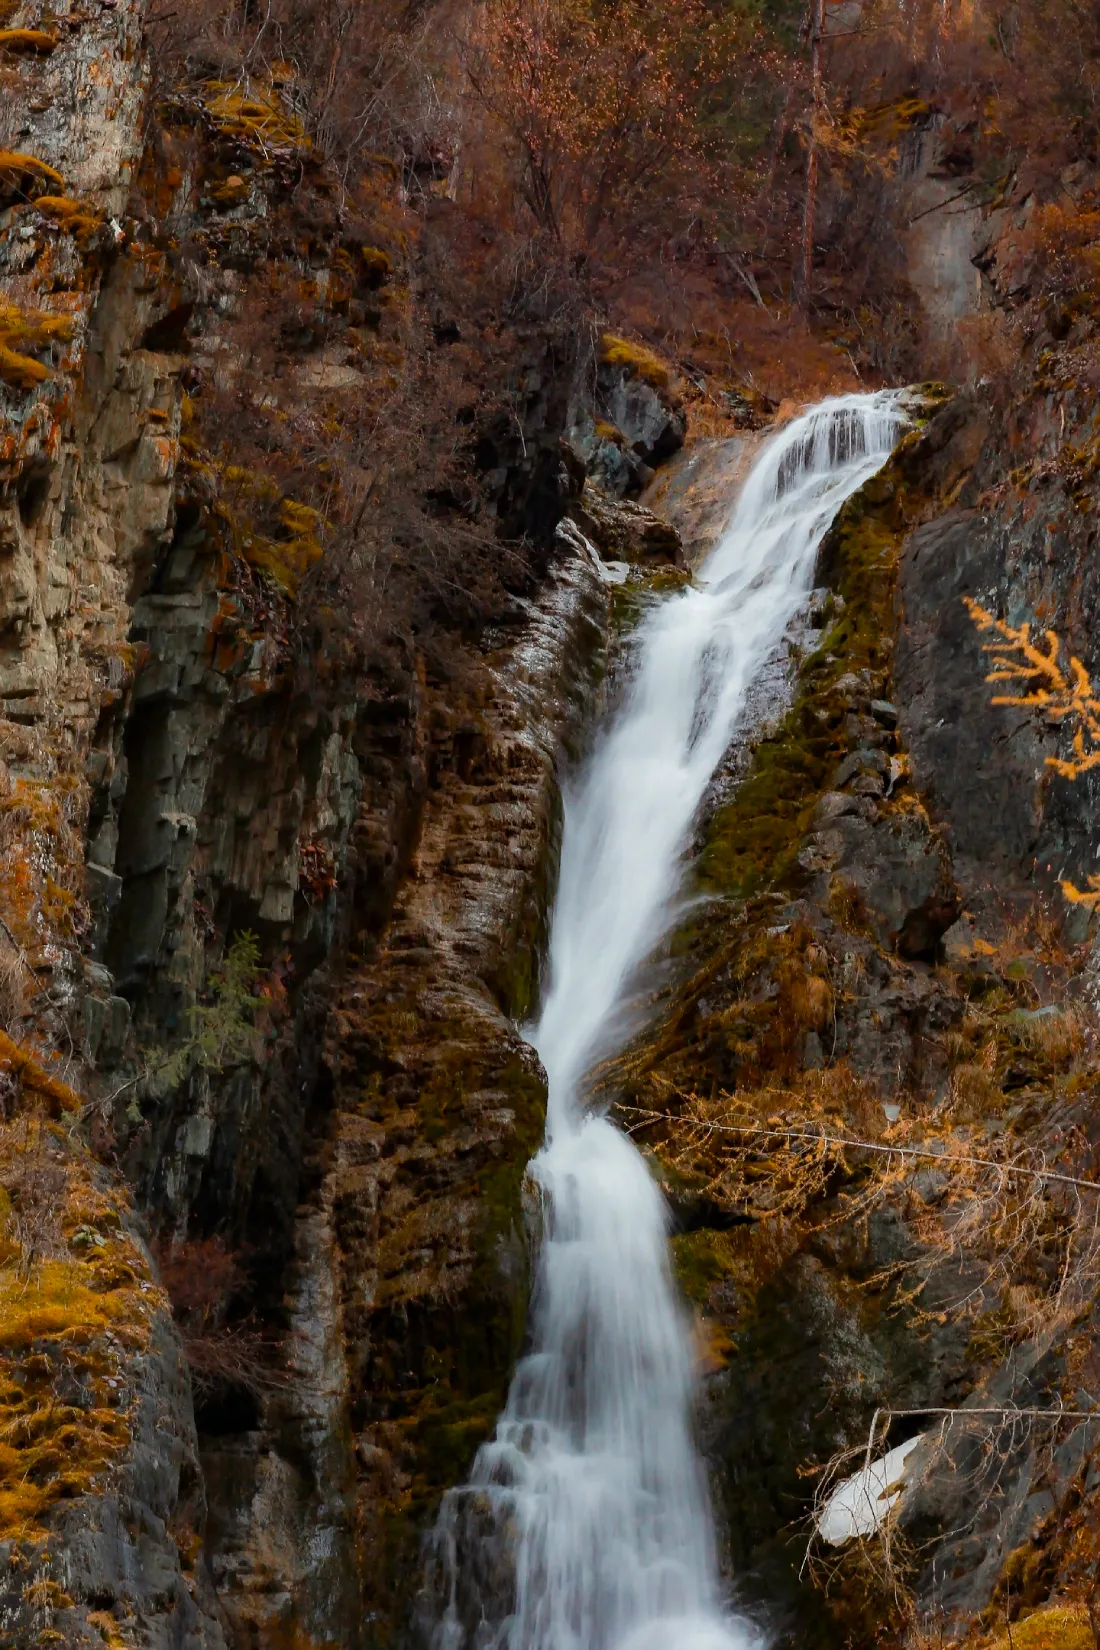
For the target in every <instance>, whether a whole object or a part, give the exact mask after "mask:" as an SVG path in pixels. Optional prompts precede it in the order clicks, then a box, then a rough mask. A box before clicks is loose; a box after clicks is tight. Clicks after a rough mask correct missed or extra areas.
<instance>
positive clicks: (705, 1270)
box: [672, 1227, 730, 1307]
mask: <svg viewBox="0 0 1100 1650" xmlns="http://www.w3.org/2000/svg"><path fill="white" fill-rule="evenodd" d="M727 1249H728V1245H727V1244H726V1242H725V1241H724V1240H723V1234H722V1233H720V1232H713V1231H710V1230H708V1229H707V1228H705V1227H704V1228H702V1229H701V1230H700V1231H698V1232H685V1233H683V1234H682V1235H681V1236H679V1237H675V1238H673V1240H672V1259H673V1265H674V1267H675V1269H676V1278H677V1281H678V1283H679V1285H680V1288H681V1289H682V1290H683V1292H684V1294H685V1295H686V1296H687V1298H688V1300H689V1301H691V1302H693V1304H694V1305H696V1306H704V1307H705V1306H707V1305H708V1304H709V1301H710V1292H711V1286H712V1285H713V1284H715V1283H718V1282H719V1281H720V1279H722V1278H724V1277H725V1276H726V1273H727V1272H728V1271H729V1265H730V1262H729V1255H728V1253H727Z"/></svg>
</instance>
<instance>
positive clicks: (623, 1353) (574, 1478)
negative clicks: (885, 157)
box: [433, 392, 904, 1650]
mask: <svg viewBox="0 0 1100 1650" xmlns="http://www.w3.org/2000/svg"><path fill="white" fill-rule="evenodd" d="M903 423H904V417H903V414H902V411H901V408H900V403H899V398H898V397H897V395H896V394H894V393H891V392H882V393H879V394H873V395H859V396H844V397H839V398H836V399H834V400H830V401H826V402H823V403H821V404H820V405H819V406H817V407H815V408H813V409H811V411H809V412H808V413H806V414H804V415H803V416H802V417H801V418H799V419H796V420H795V421H794V422H793V423H791V424H789V425H788V426H787V427H786V428H785V429H784V430H783V431H781V432H780V433H779V434H778V435H777V436H775V437H774V438H773V439H772V440H771V441H770V442H769V443H768V445H767V446H766V447H765V448H764V450H763V451H762V453H761V454H760V456H759V458H758V459H757V462H756V464H755V466H754V468H753V470H752V471H751V473H750V475H749V477H748V479H747V481H746V483H745V485H744V488H743V490H742V492H741V495H740V498H739V499H738V501H737V505H736V507H735V509H734V512H733V516H732V519H731V521H730V523H729V526H728V527H727V529H726V531H725V533H724V535H723V537H722V539H721V540H720V542H719V544H718V545H717V547H716V548H715V550H714V551H713V553H712V554H711V556H710V558H709V559H708V561H707V563H706V565H705V567H704V568H703V569H702V572H701V574H700V575H699V577H698V579H697V582H696V585H695V586H694V587H693V588H690V589H687V590H685V591H683V592H682V593H680V594H678V595H676V596H674V597H672V598H670V599H669V600H668V601H666V602H664V603H663V604H662V605H661V606H659V607H658V608H656V609H655V610H654V612H653V613H652V614H651V615H650V616H649V618H648V619H647V620H646V621H645V623H644V625H643V627H642V630H641V632H640V634H639V637H638V648H637V664H636V669H635V673H634V676H633V679H632V681H631V683H630V687H629V691H628V693H627V696H626V698H625V701H624V703H623V704H622V706H621V707H620V709H619V710H618V712H617V713H616V715H615V716H614V717H613V718H612V720H611V722H610V725H609V726H608V727H607V729H606V730H605V732H604V734H603V736H602V738H601V739H600V741H599V743H598V744H597V747H596V749H595V751H594V753H593V755H592V756H591V758H590V759H589V761H588V762H587V763H586V764H585V766H584V769H583V770H582V772H581V774H580V775H579V778H578V781H577V783H576V784H575V785H574V786H573V787H572V788H571V789H570V790H569V791H568V792H567V794H566V797H565V822H564V834H563V840H562V859H561V873H560V883H559V888H558V893H557V899H556V903H555V907H554V914H553V922H552V926H551V939H550V959H549V961H550V988H549V992H548V994H547V997H546V1002H545V1006H544V1008H543V1012H542V1016H541V1018H540V1020H539V1023H538V1025H537V1027H535V1028H534V1029H533V1030H532V1031H531V1033H530V1035H531V1041H532V1042H533V1043H534V1044H535V1047H536V1048H537V1049H538V1052H539V1055H540V1056H541V1059H542V1061H543V1064H544V1066H545V1067H546V1071H547V1074H548V1077H549V1081H550V1091H549V1106H548V1115H547V1128H546V1142H545V1145H544V1146H543V1149H542V1150H541V1152H540V1153H539V1155H538V1156H537V1157H536V1158H535V1159H534V1161H533V1163H532V1165H531V1171H530V1172H531V1174H532V1176H533V1177H534V1179H535V1181H536V1183H537V1185H538V1187H539V1188H540V1191H541V1206H542V1231H541V1234H540V1243H539V1252H538V1258H537V1266H536V1276H535V1287H534V1295H533V1299H532V1309H531V1350H530V1352H529V1353H528V1355H527V1356H526V1357H525V1358H524V1359H523V1360H522V1361H521V1363H520V1364H519V1366H518V1368H517V1370H516V1373H515V1377H514V1380H513V1383H512V1388H511V1392H510V1394H509V1397H508V1403H507V1407H506V1409H505V1411H504V1413H503V1415H502V1416H501V1418H500V1421H499V1422H498V1425H497V1429H496V1435H495V1437H494V1438H493V1440H492V1441H491V1442H490V1443H487V1444H485V1445H484V1446H483V1447H482V1449H481V1450H480V1451H479V1453H478V1456H477V1460H476V1462H475V1464H474V1468H473V1471H472V1474H471V1478H470V1482H469V1483H468V1484H467V1485H464V1486H462V1487H461V1488H459V1489H455V1490H452V1491H450V1492H449V1493H448V1495H447V1497H446V1498H445V1501H444V1506H443V1510H442V1512H441V1515H440V1520H439V1524H438V1527H437V1530H436V1535H435V1542H434V1559H433V1563H434V1565H435V1566H436V1567H437V1578H438V1580H439V1581H441V1582H442V1585H443V1591H444V1595H445V1608H444V1610H443V1614H442V1617H441V1619H440V1620H438V1622H437V1625H436V1628H435V1635H434V1645H435V1647H436V1650H744V1647H745V1646H746V1645H747V1644H749V1643H751V1641H752V1639H753V1638H754V1632H753V1629H752V1628H751V1627H750V1626H749V1625H748V1624H747V1623H745V1622H743V1621H740V1620H738V1619H737V1618H736V1617H734V1616H732V1615H731V1614H730V1611H729V1609H728V1606H727V1605H726V1604H725V1603H724V1601H723V1597H722V1589H721V1586H720V1583H719V1579H718V1567H717V1563H716V1556H715V1551H714V1540H713V1531H712V1524H711V1516H710V1508H709V1504H708V1498H707V1492H706V1484H705V1480H704V1475H703V1471H702V1466H701V1463H700V1461H699V1458H698V1455H697V1452H696V1450H695V1446H694V1441H693V1436H692V1407H693V1398H694V1376H693V1367H692V1366H693V1357H692V1345H691V1336H690V1330H689V1324H688V1322H687V1319H686V1315H685V1313H684V1311H683V1309H682V1307H681V1304H680V1302H679V1299H678V1297H677V1294H676V1290H675V1286H674V1284H673V1280H672V1276H671V1272H670V1266H669V1255H668V1243H667V1211H666V1208H665V1205H664V1201H663V1199H662V1197H661V1194H660V1192H659V1190H658V1188H657V1186H656V1185H655V1183H654V1181H653V1179H652V1177H651V1175H650V1173H649V1170H648V1168H647V1167H646V1164H645V1161H644V1159H643V1158H642V1157H641V1155H640V1153H639V1152H638V1151H637V1150H636V1148H635V1147H634V1146H633V1145H632V1144H631V1142H630V1141H629V1140H628V1139H627V1138H626V1137H625V1136H624V1135H623V1134H621V1133H620V1132H619V1131H618V1130H617V1129H616V1128H615V1127H614V1126H613V1125H612V1124H611V1123H610V1122H609V1121H608V1120H607V1119H606V1118H604V1117H600V1116H595V1115H593V1114H591V1113H590V1112H589V1111H587V1110H586V1108H585V1104H584V1090H583V1082H584V1076H585V1073H586V1071H587V1070H588V1069H589V1068H590V1067H591V1065H592V1064H593V1062H594V1061H595V1060H597V1059H598V1058H600V1057H601V1056H603V1055H606V1054H607V1053H609V1052H610V1051H611V1050H612V1049H613V1048H615V1047H616V1046H619V1045H621V1042H622V1040H623V1039H624V1037H625V1036H626V1035H628V1033H629V1030H630V1029H631V1028H630V1019H629V1012H628V1005H629V1001H630V989H631V982H632V980H633V977H634V975H635V974H636V971H637V969H638V968H639V966H640V965H641V964H642V963H643V962H644V961H645V959H646V958H647V957H648V956H649V955H650V953H651V952H652V951H653V950H654V948H655V947H656V946H657V945H658V944H659V942H660V941H661V939H662V937H663V936H664V935H665V933H666V932H667V931H668V929H669V927H670V926H671V924H672V923H673V922H674V920H675V915H676V910H677V899H678V894H679V889H680V883H681V878H682V873H683V856H684V852H685V848H686V845H687V842H688V839H689V836H690V832H691V826H692V822H693V819H694V817H695V814H696V812H697V810H698V808H699V804H700V801H701V799H702V797H703V793H704V791H705V790H706V787H707V784H708V783H709V781H710V778H711V776H712V774H713V773H714V770H715V768H716V767H717V765H718V763H719V762H720V760H721V758H722V755H723V753H724V751H725V749H726V747H727V745H728V744H729V741H730V737H731V735H732V733H733V731H734V729H735V727H736V725H737V722H738V720H739V718H740V716H741V715H742V714H743V710H744V705H745V699H746V693H747V690H748V688H749V686H750V685H751V683H752V681H753V678H754V676H755V674H756V673H757V671H758V670H759V669H760V667H761V665H762V664H763V662H764V660H765V658H766V657H767V655H768V653H769V651H770V650H771V649H772V648H773V647H774V646H775V644H776V643H777V642H778V641H779V639H780V637H781V636H782V633H783V631H784V629H785V628H786V626H787V624H788V623H789V622H790V620H791V619H792V617H793V616H794V614H795V612H796V611H797V609H798V607H799V606H800V605H801V603H802V602H803V600H804V599H805V596H806V594H807V592H808V590H809V587H810V583H811V580H812V577H813V568H814V561H815V558H816V555H817V550H818V546H819V545H820V543H821V540H822V538H823V537H824V534H825V532H826V530H827V529H828V527H829V525H830V523H831V522H832V520H833V518H834V516H835V515H836V512H837V511H838V509H839V508H840V506H841V505H842V504H843V503H844V501H845V499H847V498H848V497H850V495H851V494H852V493H853V492H855V491H856V489H857V488H858V487H860V486H861V485H862V484H863V483H864V482H865V481H867V480H868V479H869V478H870V477H871V476H872V475H873V474H874V473H875V472H876V471H877V470H878V469H879V468H880V467H881V466H882V464H883V463H884V462H885V459H886V458H887V456H888V455H889V453H890V450H891V448H892V447H893V446H894V444H895V442H896V440H897V439H898V436H899V434H900V431H901V429H902V427H903Z"/></svg>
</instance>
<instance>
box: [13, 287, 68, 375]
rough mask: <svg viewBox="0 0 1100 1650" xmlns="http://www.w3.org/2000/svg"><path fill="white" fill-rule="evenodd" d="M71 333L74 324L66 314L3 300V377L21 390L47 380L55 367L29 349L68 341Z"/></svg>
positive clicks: (42, 347) (44, 347) (40, 348)
mask: <svg viewBox="0 0 1100 1650" xmlns="http://www.w3.org/2000/svg"><path fill="white" fill-rule="evenodd" d="M72 335H73V323H72V322H71V321H70V320H69V318H68V317H67V316H64V315H50V314H48V313H47V312H46V311H45V310H40V309H31V310H25V309H20V307H19V305H18V304H12V303H0V379H3V381H4V382H5V383H6V384H11V385H12V386H13V387H14V388H16V389H21V390H29V389H33V388H34V387H35V385H36V384H43V383H45V381H46V380H47V379H48V378H51V377H53V375H54V369H53V368H52V367H48V366H46V365H44V364H43V362H41V361H37V360H35V358H34V356H33V355H29V354H27V353H26V352H27V351H28V350H42V349H46V348H48V347H49V346H50V345H51V344H55V343H68V341H69V340H70V339H71V338H72Z"/></svg>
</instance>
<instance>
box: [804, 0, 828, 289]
mask: <svg viewBox="0 0 1100 1650" xmlns="http://www.w3.org/2000/svg"><path fill="white" fill-rule="evenodd" d="M810 5H811V17H810V87H811V93H812V96H811V105H810V137H809V146H808V148H807V152H806V193H805V197H804V199H803V203H802V269H801V272H800V279H799V289H800V290H799V298H800V301H801V304H802V307H803V309H804V310H806V311H808V310H809V307H810V283H811V281H812V279H813V268H814V226H815V223H816V219H817V171H818V156H817V134H818V128H819V122H820V119H821V114H822V109H823V104H824V98H823V86H822V74H821V56H822V50H823V46H822V40H823V37H824V34H825V0H810Z"/></svg>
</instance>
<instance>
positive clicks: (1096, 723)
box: [963, 596, 1100, 910]
mask: <svg viewBox="0 0 1100 1650" xmlns="http://www.w3.org/2000/svg"><path fill="white" fill-rule="evenodd" d="M963 601H964V603H965V605H966V610H967V612H968V613H969V614H970V617H971V618H972V619H973V621H974V623H975V624H976V625H977V627H978V629H979V630H980V631H982V632H983V633H985V632H989V631H993V632H995V634H996V635H997V636H998V637H999V638H1000V639H999V640H998V641H992V642H985V643H984V644H983V652H985V653H988V654H989V656H990V659H991V660H992V662H993V666H994V668H993V669H992V670H991V671H990V672H989V674H988V676H987V677H986V681H987V682H1004V683H1006V684H1007V683H1018V684H1019V685H1020V689H1021V691H1020V692H1018V693H998V694H995V695H994V696H993V701H992V702H993V704H995V705H1021V706H1026V707H1029V708H1034V709H1036V710H1042V711H1043V712H1044V714H1045V715H1047V716H1048V717H1050V718H1051V719H1052V720H1053V721H1056V722H1064V721H1069V722H1070V723H1071V724H1073V756H1072V757H1071V758H1070V759H1069V760H1065V759H1064V758H1062V757H1059V756H1048V757H1047V759H1046V761H1047V767H1048V768H1053V769H1054V771H1055V773H1057V774H1060V775H1061V776H1062V778H1063V779H1079V778H1080V776H1081V775H1082V774H1083V773H1088V772H1089V771H1090V770H1091V769H1092V768H1098V767H1100V698H1098V697H1097V694H1096V690H1095V689H1094V687H1093V685H1092V679H1091V677H1090V676H1089V673H1088V671H1087V670H1086V669H1085V667H1084V665H1083V664H1082V663H1081V661H1080V659H1078V658H1076V657H1075V656H1074V655H1072V654H1071V655H1070V658H1069V663H1068V665H1067V667H1066V668H1065V669H1063V667H1062V665H1061V664H1060V663H1059V658H1060V655H1061V648H1062V644H1061V642H1060V641H1059V639H1058V633H1057V632H1056V631H1054V630H1047V631H1045V632H1044V633H1043V641H1042V642H1036V641H1033V640H1032V637H1031V627H1030V625H1028V624H1026V623H1025V624H1022V625H1019V626H1017V627H1014V626H1012V625H1010V624H1005V622H1004V620H1003V619H996V618H994V616H993V614H992V613H990V612H989V611H988V610H987V609H986V608H984V607H982V606H981V605H980V603H978V602H976V601H974V600H973V599H972V598H971V597H970V596H964V597H963ZM1062 892H1063V893H1064V894H1065V896H1066V898H1067V899H1068V900H1069V901H1070V902H1071V903H1072V904H1074V905H1086V906H1088V907H1089V908H1090V909H1092V910H1098V909H1100V876H1090V877H1089V878H1088V888H1087V889H1080V888H1078V887H1076V886H1075V885H1074V884H1073V883H1072V882H1063V883H1062Z"/></svg>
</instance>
